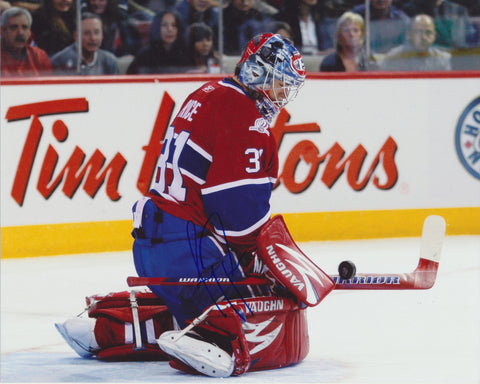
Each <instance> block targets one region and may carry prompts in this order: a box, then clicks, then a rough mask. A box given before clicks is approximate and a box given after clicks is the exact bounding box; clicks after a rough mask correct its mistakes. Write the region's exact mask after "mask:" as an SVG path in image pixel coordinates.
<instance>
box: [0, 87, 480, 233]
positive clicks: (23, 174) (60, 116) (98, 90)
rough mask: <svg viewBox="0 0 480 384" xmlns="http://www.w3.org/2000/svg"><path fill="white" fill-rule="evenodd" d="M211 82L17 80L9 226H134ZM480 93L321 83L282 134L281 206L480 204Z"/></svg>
mask: <svg viewBox="0 0 480 384" xmlns="http://www.w3.org/2000/svg"><path fill="white" fill-rule="evenodd" d="M202 83H203V81H198V80H195V79H191V80H190V81H188V80H185V79H183V80H181V81H178V82H172V81H168V82H166V81H165V82H162V81H160V80H158V79H157V80H146V79H143V80H142V79H139V80H138V81H133V80H129V81H119V82H112V81H105V82H102V81H101V80H98V79H97V81H95V82H90V83H84V84H81V83H78V82H68V80H65V81H64V82H62V81H55V82H52V83H51V84H49V83H46V84H45V83H43V84H36V83H32V84H9V83H7V84H3V85H2V87H1V177H2V183H1V194H2V198H1V211H2V214H1V225H2V227H3V226H19V225H32V224H49V223H50V224H52V223H74V222H90V221H109V220H126V219H129V218H130V217H131V207H132V205H133V203H134V202H135V201H136V200H137V199H138V198H139V197H140V196H141V195H142V194H144V193H145V192H146V191H147V190H148V188H149V186H150V181H151V179H152V176H153V174H154V171H155V166H156V161H157V158H158V156H159V153H160V151H161V146H162V139H163V137H164V134H165V131H166V128H167V127H168V125H169V123H170V122H171V120H172V119H173V116H174V115H175V114H176V113H177V112H178V110H179V108H180V105H181V104H182V102H183V100H184V98H185V97H186V96H187V94H188V93H190V92H191V91H193V90H194V89H196V88H197V87H199V86H200V85H201V84H202ZM479 90H480V79H479V78H454V79H450V78H437V79H408V78H404V79H378V78H377V79H375V78H372V79H352V80H348V81H346V80H341V79H338V80H332V79H329V80H322V79H319V78H312V79H309V80H307V84H306V86H305V87H304V88H303V89H302V92H301V94H300V96H299V97H298V98H297V100H295V101H294V102H293V103H291V104H289V105H288V106H287V107H286V108H285V109H284V110H283V111H282V112H281V113H280V115H279V116H278V117H277V118H276V120H275V121H274V123H273V125H272V128H271V132H272V134H273V135H274V137H275V139H276V141H277V143H278V147H279V157H280V172H279V177H278V182H277V185H276V187H275V190H274V193H273V200H272V210H273V211H274V212H278V213H282V212H285V213H287V212H320V211H356V210H377V209H411V208H431V207H474V206H479V205H480V168H479V167H480V146H479V137H480V133H479V132H480V102H479V97H480V93H479ZM218 108H222V105H218Z"/></svg>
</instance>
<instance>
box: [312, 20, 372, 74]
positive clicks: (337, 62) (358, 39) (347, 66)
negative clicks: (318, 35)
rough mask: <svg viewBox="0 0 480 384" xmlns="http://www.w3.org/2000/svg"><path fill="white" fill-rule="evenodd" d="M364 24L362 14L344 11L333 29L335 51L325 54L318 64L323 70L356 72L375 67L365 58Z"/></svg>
mask: <svg viewBox="0 0 480 384" xmlns="http://www.w3.org/2000/svg"><path fill="white" fill-rule="evenodd" d="M364 38H365V24H364V21H363V18H362V16H360V15H359V14H357V13H353V12H345V13H344V14H343V15H342V16H341V17H340V18H339V19H338V22H337V27H336V29H335V52H333V53H331V54H329V55H327V56H325V58H324V59H323V61H322V63H321V64H320V71H323V72H357V71H365V70H367V69H375V68H374V67H373V63H367V61H366V60H365V51H364V42H365V40H364Z"/></svg>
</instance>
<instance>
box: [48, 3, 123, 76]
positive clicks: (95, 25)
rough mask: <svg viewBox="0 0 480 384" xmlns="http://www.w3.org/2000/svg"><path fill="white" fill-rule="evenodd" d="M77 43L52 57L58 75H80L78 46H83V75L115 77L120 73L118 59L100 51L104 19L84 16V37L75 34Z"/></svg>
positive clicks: (81, 70)
mask: <svg viewBox="0 0 480 384" xmlns="http://www.w3.org/2000/svg"><path fill="white" fill-rule="evenodd" d="M74 36H75V40H76V43H73V44H72V45H69V46H68V47H66V48H65V49H63V50H62V51H60V52H58V53H57V54H55V55H54V56H53V57H52V66H53V68H54V70H55V74H57V75H75V74H78V68H77V63H78V53H77V44H81V46H82V47H81V51H82V58H81V62H80V74H81V75H114V74H118V73H119V69H118V64H117V58H116V57H115V56H114V55H113V54H112V53H111V52H108V51H105V50H103V49H100V47H101V45H102V40H103V27H102V19H101V18H100V16H98V15H97V14H95V13H89V12H85V13H84V14H83V15H82V36H81V37H80V38H78V36H77V33H76V32H75V33H74Z"/></svg>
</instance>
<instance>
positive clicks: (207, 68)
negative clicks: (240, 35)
mask: <svg viewBox="0 0 480 384" xmlns="http://www.w3.org/2000/svg"><path fill="white" fill-rule="evenodd" d="M186 35H187V52H188V60H189V63H188V70H187V72H189V73H220V66H219V62H218V60H217V58H216V56H215V53H214V50H213V31H212V29H211V28H210V27H209V26H208V25H206V24H205V23H193V24H191V25H190V26H189V27H188V28H187V34H186Z"/></svg>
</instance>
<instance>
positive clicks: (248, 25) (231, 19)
mask: <svg viewBox="0 0 480 384" xmlns="http://www.w3.org/2000/svg"><path fill="white" fill-rule="evenodd" d="M255 1H256V0H231V2H230V4H229V5H228V7H226V8H225V9H224V11H223V23H224V25H225V28H224V31H223V37H224V52H225V54H227V55H239V54H240V53H241V51H242V50H243V48H244V47H245V45H246V44H247V43H248V41H250V40H251V39H252V38H253V37H254V36H255V35H258V34H260V33H263V32H264V31H265V30H267V29H268V23H269V22H271V18H270V17H269V16H267V15H264V14H262V13H261V12H259V11H258V10H257V9H255V7H254V5H255Z"/></svg>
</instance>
